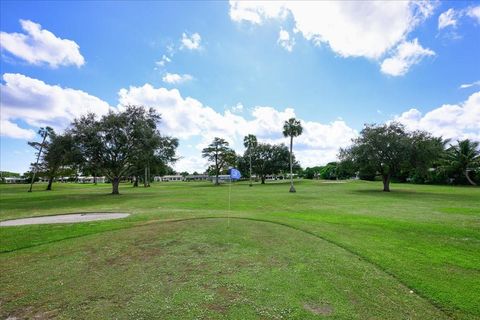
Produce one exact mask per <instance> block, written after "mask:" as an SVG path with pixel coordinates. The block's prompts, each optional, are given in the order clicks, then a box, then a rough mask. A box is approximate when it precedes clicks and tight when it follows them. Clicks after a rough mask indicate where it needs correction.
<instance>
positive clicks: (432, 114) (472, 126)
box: [395, 91, 480, 141]
mask: <svg viewBox="0 0 480 320" xmlns="http://www.w3.org/2000/svg"><path fill="white" fill-rule="evenodd" d="M395 120H397V121H399V122H401V123H403V124H405V126H406V127H407V128H408V129H410V130H426V131H428V132H431V133H432V134H434V135H436V136H442V137H443V138H448V139H454V140H456V139H473V140H477V141H480V91H478V92H475V93H474V94H472V95H470V97H468V99H467V100H466V101H464V102H462V103H459V104H444V105H442V106H440V107H438V108H436V109H433V110H431V111H429V112H427V113H426V114H422V113H421V112H420V111H419V110H417V109H415V108H412V109H410V110H408V111H406V112H404V113H402V114H401V115H400V116H397V117H395Z"/></svg>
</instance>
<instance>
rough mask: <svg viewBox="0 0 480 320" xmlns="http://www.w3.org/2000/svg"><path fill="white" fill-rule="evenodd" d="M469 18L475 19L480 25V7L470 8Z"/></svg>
mask: <svg viewBox="0 0 480 320" xmlns="http://www.w3.org/2000/svg"><path fill="white" fill-rule="evenodd" d="M467 16H469V17H470V18H473V19H475V20H476V22H477V23H479V24H480V6H476V7H470V8H468V10H467Z"/></svg>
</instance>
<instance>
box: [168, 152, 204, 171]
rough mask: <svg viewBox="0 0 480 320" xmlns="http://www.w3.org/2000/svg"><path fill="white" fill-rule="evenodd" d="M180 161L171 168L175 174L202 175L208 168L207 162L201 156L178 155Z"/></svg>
mask: <svg viewBox="0 0 480 320" xmlns="http://www.w3.org/2000/svg"><path fill="white" fill-rule="evenodd" d="M179 156H180V159H179V160H178V161H177V162H175V163H174V164H173V168H174V169H175V170H176V171H177V172H184V171H186V172H189V173H193V172H194V171H196V172H198V173H203V172H205V170H206V169H207V167H208V162H207V161H206V160H205V159H204V158H202V156H200V155H198V156H182V155H181V154H179Z"/></svg>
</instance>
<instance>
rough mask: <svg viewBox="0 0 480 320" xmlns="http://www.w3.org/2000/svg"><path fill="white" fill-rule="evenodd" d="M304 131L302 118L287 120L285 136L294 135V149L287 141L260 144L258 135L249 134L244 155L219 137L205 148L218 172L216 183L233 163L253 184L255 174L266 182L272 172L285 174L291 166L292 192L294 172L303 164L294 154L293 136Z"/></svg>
mask: <svg viewBox="0 0 480 320" xmlns="http://www.w3.org/2000/svg"><path fill="white" fill-rule="evenodd" d="M302 130H303V128H302V126H301V124H300V121H298V120H296V119H294V118H291V119H289V120H288V121H285V123H284V126H283V135H284V136H285V137H289V138H290V150H289V149H288V148H287V147H286V146H285V145H284V144H278V145H275V144H268V143H258V140H257V137H256V136H255V135H253V134H249V135H247V136H246V137H245V138H244V140H243V143H244V146H245V148H246V149H245V152H244V154H243V156H237V155H236V153H235V151H234V150H233V149H231V148H230V147H229V143H228V142H227V141H226V140H225V139H222V138H218V137H216V138H214V139H213V141H212V143H210V144H209V145H208V146H207V147H206V148H204V149H203V150H202V156H203V157H204V158H206V159H207V160H208V161H209V162H210V163H211V164H212V165H211V166H210V168H209V170H207V171H208V172H211V173H213V174H214V175H215V184H216V185H218V184H219V181H218V176H219V174H220V173H221V172H226V171H227V170H228V168H229V167H231V166H238V167H239V169H240V171H241V172H243V173H244V175H247V176H248V177H249V178H250V186H252V176H253V174H255V175H256V176H257V177H260V179H261V181H262V184H264V183H265V179H266V177H267V176H268V175H276V174H279V173H284V172H285V171H286V170H288V168H290V192H295V188H294V186H293V171H294V170H298V169H300V165H299V164H298V162H297V161H296V160H295V156H294V154H293V138H294V137H298V136H299V135H301V134H302ZM247 172H248V174H246V173H247Z"/></svg>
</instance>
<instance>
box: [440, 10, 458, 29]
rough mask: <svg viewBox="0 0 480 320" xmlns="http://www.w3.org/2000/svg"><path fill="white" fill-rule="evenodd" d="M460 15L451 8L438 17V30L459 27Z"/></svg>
mask: <svg viewBox="0 0 480 320" xmlns="http://www.w3.org/2000/svg"><path fill="white" fill-rule="evenodd" d="M457 18H458V13H457V12H456V11H455V10H454V9H452V8H450V9H448V10H447V11H445V12H442V14H440V15H439V16H438V30H441V29H443V28H446V27H449V26H452V27H456V26H457Z"/></svg>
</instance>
